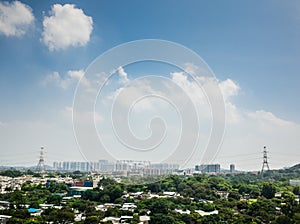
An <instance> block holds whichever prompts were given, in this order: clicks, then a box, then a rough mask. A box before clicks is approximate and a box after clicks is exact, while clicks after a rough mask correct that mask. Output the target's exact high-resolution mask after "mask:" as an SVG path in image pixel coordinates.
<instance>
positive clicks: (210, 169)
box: [195, 164, 236, 173]
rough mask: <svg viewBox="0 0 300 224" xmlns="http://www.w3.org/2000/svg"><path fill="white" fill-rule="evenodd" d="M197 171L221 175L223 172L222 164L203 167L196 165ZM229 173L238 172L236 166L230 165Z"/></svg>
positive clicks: (204, 165)
mask: <svg viewBox="0 0 300 224" xmlns="http://www.w3.org/2000/svg"><path fill="white" fill-rule="evenodd" d="M195 171H196V172H201V173H221V172H222V170H221V165H220V164H201V165H196V166H195ZM227 172H228V171H227ZM229 172H230V173H233V172H236V170H235V165H234V164H230V167H229Z"/></svg>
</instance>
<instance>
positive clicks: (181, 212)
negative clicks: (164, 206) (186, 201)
mask: <svg viewBox="0 0 300 224" xmlns="http://www.w3.org/2000/svg"><path fill="white" fill-rule="evenodd" d="M175 212H177V213H179V214H181V215H182V214H187V215H189V214H191V211H190V210H182V209H175Z"/></svg>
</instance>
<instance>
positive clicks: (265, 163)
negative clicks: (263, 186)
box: [261, 146, 270, 174]
mask: <svg viewBox="0 0 300 224" xmlns="http://www.w3.org/2000/svg"><path fill="white" fill-rule="evenodd" d="M268 158H269V157H268V151H267V147H266V146H264V151H263V164H262V168H261V174H263V173H264V171H266V170H268V171H269V170H270V167H269V163H268Z"/></svg>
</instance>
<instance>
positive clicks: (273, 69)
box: [0, 0, 300, 169]
mask: <svg viewBox="0 0 300 224" xmlns="http://www.w3.org/2000/svg"><path fill="white" fill-rule="evenodd" d="M21 3H22V4H21V5H22V6H20V5H17V7H21V8H22V7H25V9H27V10H28V12H29V14H31V17H30V15H28V14H26V13H23V14H17V13H19V12H16V14H14V16H11V14H6V12H7V10H8V7H9V8H12V10H17V8H13V5H14V4H15V2H13V1H9V2H5V1H1V3H0V4H1V5H0V6H1V8H0V49H1V51H0V63H1V71H0V105H1V110H0V122H1V123H0V124H2V125H1V129H0V130H1V133H2V136H1V135H0V139H1V138H2V140H1V141H0V144H1V145H0V147H1V151H0V152H1V153H2V152H3V156H2V158H3V159H1V160H0V162H2V163H3V164H4V165H6V164H14V162H10V160H12V159H11V158H12V156H11V154H13V153H15V154H19V155H22V152H21V151H22V150H23V151H24V150H25V151H26V152H28V155H31V157H30V158H31V160H29V159H28V164H32V163H35V162H36V161H35V160H36V159H35V158H34V159H32V158H33V157H37V152H38V147H39V146H40V145H44V144H45V146H46V148H49V158H48V161H49V163H50V162H51V160H60V157H59V156H57V155H58V154H59V153H58V152H62V151H65V153H62V154H63V155H69V154H70V153H69V152H70V151H74V150H75V151H76V149H74V148H76V144H75V143H74V137H73V136H72V135H73V130H72V124H71V122H70V117H68V116H69V114H68V115H66V116H65V115H64V113H65V112H64V111H65V109H66V108H70V107H71V106H72V101H73V95H74V90H75V86H76V82H77V81H78V80H76V77H75V75H76V74H75V73H74V74H75V75H74V76H71V75H69V76H68V72H69V71H84V70H85V69H86V68H87V66H88V65H89V64H90V63H91V62H92V61H93V60H94V59H95V58H96V57H97V56H99V55H100V54H102V53H103V52H105V51H106V50H108V49H110V48H112V47H115V46H117V45H119V44H122V43H125V42H128V41H133V40H139V39H145V38H146V39H149V38H154V39H164V40H169V41H173V42H177V43H179V44H182V45H184V46H186V47H188V48H190V49H192V50H193V51H195V52H196V53H197V54H199V55H200V56H201V57H202V58H203V59H204V60H205V61H206V63H207V64H208V65H209V66H210V67H211V69H212V70H213V71H214V73H215V75H216V77H217V79H218V80H220V82H222V81H226V80H232V81H233V82H234V84H236V86H238V87H239V91H238V94H235V95H234V96H233V97H231V98H230V103H231V104H233V105H234V106H235V107H237V108H238V109H239V111H242V112H241V113H250V114H251V113H255V112H257V111H264V112H266V113H271V114H272V116H274V117H276V119H280V120H282V121H287V122H290V123H293V125H296V126H297V125H298V124H299V123H300V117H299V112H300V104H299V103H297V102H298V99H299V97H300V91H299V83H300V76H299V71H300V63H299V61H300V44H299V42H300V29H299V27H300V16H299V15H300V14H299V12H300V4H299V2H298V1H288V2H283V1H276V0H272V1H263V2H261V1H213V2H212V1H163V2H161V1H147V2H146V1H97V2H95V1H59V2H57V1H21ZM54 4H60V5H61V7H64V6H65V4H74V5H75V6H74V7H73V9H80V10H82V11H81V14H80V13H79V14H80V15H81V16H82V21H77V20H76V19H78V18H79V17H76V18H74V21H73V22H74V23H75V24H76V22H78V23H80V22H83V24H84V27H85V28H86V27H87V25H90V26H91V28H92V29H91V30H89V29H87V30H81V32H79V34H78V35H79V36H76V37H74V38H75V39H73V42H70V41H69V42H68V41H67V42H65V43H62V42H60V41H61V40H57V39H55V40H52V44H54V46H56V48H55V47H54V49H51V47H50V44H49V42H48V43H45V38H44V36H43V34H45V35H46V33H47V32H48V34H49V33H50V34H51V30H48V31H47V32H46V31H45V30H46V28H45V26H44V25H43V21H45V18H49V17H50V16H51V15H50V13H49V12H50V11H51V9H52V7H53V5H54ZM71 8H72V7H71ZM70 10H71V11H72V9H70ZM25 11H26V10H25ZM22 12H23V11H22ZM3 15H10V17H17V18H19V20H17V22H15V23H13V25H12V27H9V28H10V29H13V28H14V26H15V28H16V29H15V30H14V32H13V31H11V30H9V29H8V28H7V27H8V25H9V23H10V22H11V21H14V19H15V18H10V17H8V19H7V18H6V19H3V18H4V17H3ZM22 16H24V18H22ZM20 18H21V19H20ZM87 18H90V19H91V20H92V23H89V19H87ZM26 19H27V20H26ZM20 21H27V23H26V24H21V25H20V26H18V23H21V22H20ZM16 24H17V25H16ZM53 26H54V27H55V24H54V25H53ZM75 27H76V25H75ZM52 28H53V27H52ZM69 29H70V30H73V29H74V27H70V28H69ZM18 30H21V31H22V32H21V33H20V32H18ZM52 31H53V30H52ZM64 31H65V32H67V33H68V30H64ZM50 34H49V35H50ZM84 34H85V36H81V35H84ZM70 35H71V34H70ZM76 35H77V33H76ZM55 41H58V42H55ZM55 44H56V45H55ZM138 69H139V70H140V72H143V68H142V66H140V67H138ZM144 69H145V70H147V69H148V70H149V68H148V67H145V68H144ZM125 71H126V72H127V73H128V77H131V73H130V68H128V71H127V70H126V68H125ZM133 71H134V69H133ZM164 71H165V70H164ZM55 72H56V73H58V74H59V78H62V79H68V78H69V79H70V80H67V81H66V82H64V83H63V84H62V83H61V82H59V81H57V80H56V81H53V79H52V81H51V80H50V81H49V79H48V81H45V80H47V77H48V78H49V77H52V78H53V76H52V75H53V74H54V73H55ZM144 72H145V71H144ZM71 73H72V72H71ZM72 74H73V73H72ZM74 77H75V80H74ZM131 78H132V77H131ZM71 79H72V80H71ZM60 81H61V80H60ZM58 82H59V83H58ZM260 115H261V114H260ZM264 115H265V114H264ZM64 116H65V117H64ZM30 123H32V127H31V126H30V125H29V124H30ZM40 128H41V129H43V128H45V129H47V130H46V131H45V134H44V135H43V134H42V133H43V130H40V131H39V129H40ZM232 129H233V131H232V132H230V130H232ZM240 129H242V130H245V129H246V125H244V124H240V126H239V127H238V128H237V129H236V130H240ZM26 130H27V131H26ZM228 130H229V132H228V133H226V134H225V139H224V141H225V142H224V148H225V149H226V150H225V149H224V150H225V151H226V153H227V154H228V155H233V154H237V152H238V151H239V150H240V149H241V146H242V143H241V142H240V143H237V144H234V140H233V139H235V138H243V136H241V135H240V134H239V135H237V134H236V133H235V132H237V131H234V127H233V126H232V127H230V126H229V127H228ZM284 130H285V132H286V130H291V129H290V128H287V129H284ZM295 130H298V129H297V128H296V129H295ZM295 130H294V129H293V128H292V130H291V132H293V133H291V136H292V137H290V138H289V137H286V136H285V137H282V139H281V143H282V145H287V146H288V147H289V150H291V151H290V155H291V156H290V157H286V158H285V159H284V160H281V161H280V163H279V164H276V159H277V158H280V157H279V154H280V152H281V150H282V151H285V150H286V149H283V148H282V149H280V148H276V147H278V146H277V145H278V144H277V142H272V141H271V140H272V139H273V138H274V137H275V136H276V137H278V136H280V134H279V133H272V132H270V133H268V137H269V138H267V137H266V141H265V143H263V142H262V141H263V140H262V139H260V138H259V137H255V136H254V137H253V138H251V142H252V141H255V139H256V140H257V141H256V144H254V145H251V147H255V148H252V149H251V147H249V148H247V147H245V148H246V149H245V152H244V151H243V152H241V153H240V154H246V153H252V152H254V153H256V152H258V155H257V157H260V154H259V153H260V151H261V149H262V147H263V144H266V145H267V146H270V150H272V147H273V148H276V149H275V151H276V152H277V153H278V154H277V156H278V157H276V154H275V153H274V154H273V163H274V167H282V166H285V165H287V166H288V165H292V164H293V163H296V161H294V160H293V159H294V157H295V155H298V154H297V150H298V147H299V146H298V145H299V144H297V143H299V141H297V137H298V135H297V131H295ZM249 131H251V132H255V129H253V130H252V129H251V130H249ZM239 132H240V131H239ZM37 133H38V134H39V135H38V136H36V134H37ZM240 133H241V132H240ZM245 133H246V130H245ZM49 135H51V136H49ZM228 135H229V136H230V137H229V140H226V136H228ZM294 135H295V137H294ZM35 136H36V137H35ZM62 138H63V139H64V141H62V140H61V139H62ZM226 141H228V142H230V144H229V143H226ZM1 142H2V143H1ZM54 143H55V144H54ZM275 145H276V147H275ZM226 147H227V148H226ZM232 148H235V149H232ZM229 149H232V151H231V152H228V150H229ZM51 150H53V152H51ZM251 150H253V151H251ZM225 151H224V152H223V154H224V155H222V149H221V151H220V159H219V160H216V162H221V163H224V164H225V166H227V163H226V162H227V161H225V160H222V159H221V157H222V156H223V157H225V156H226V153H225ZM31 153H32V154H31ZM51 154H53V156H52V155H51ZM5 156H7V157H5ZM51 156H52V157H51ZM72 156H73V157H72ZM72 156H71V157H70V160H75V159H78V160H79V159H82V158H81V157H80V154H79V153H78V152H76V153H74V154H73V155H72ZM237 159H241V158H238V157H237ZM18 160H19V161H17V162H15V164H22V158H21V156H20V157H18ZM274 160H275V161H274ZM3 161H5V162H3ZM8 161H9V162H8ZM230 162H234V161H230ZM298 162H300V161H298ZM24 164H25V165H26V163H24ZM243 164H244V163H240V164H238V167H241V168H245V169H259V167H258V165H257V164H260V161H259V160H257V161H253V164H250V165H243ZM0 165H1V164H0Z"/></svg>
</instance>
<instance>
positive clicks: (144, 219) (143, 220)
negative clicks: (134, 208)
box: [139, 215, 150, 224]
mask: <svg viewBox="0 0 300 224" xmlns="http://www.w3.org/2000/svg"><path fill="white" fill-rule="evenodd" d="M139 219H140V222H139V224H148V223H149V221H150V216H148V215H141V216H140V218H139Z"/></svg>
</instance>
